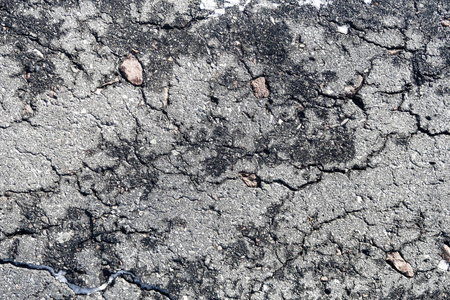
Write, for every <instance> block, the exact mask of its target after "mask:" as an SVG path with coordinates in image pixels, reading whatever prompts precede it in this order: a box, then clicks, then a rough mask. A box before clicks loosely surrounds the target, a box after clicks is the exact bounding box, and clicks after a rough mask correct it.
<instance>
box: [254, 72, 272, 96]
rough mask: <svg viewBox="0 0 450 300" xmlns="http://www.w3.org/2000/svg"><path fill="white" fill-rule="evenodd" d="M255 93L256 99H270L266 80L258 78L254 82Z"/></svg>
mask: <svg viewBox="0 0 450 300" xmlns="http://www.w3.org/2000/svg"><path fill="white" fill-rule="evenodd" d="M252 87H253V93H254V94H255V97H256V98H267V97H269V94H270V92H269V88H268V87H267V84H266V78H264V77H258V78H256V79H254V80H253V81H252Z"/></svg>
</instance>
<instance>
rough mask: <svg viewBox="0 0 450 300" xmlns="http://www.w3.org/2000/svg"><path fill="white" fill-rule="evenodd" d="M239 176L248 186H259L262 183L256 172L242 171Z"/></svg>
mask: <svg viewBox="0 0 450 300" xmlns="http://www.w3.org/2000/svg"><path fill="white" fill-rule="evenodd" d="M239 178H241V179H242V181H243V182H244V183H245V184H246V185H247V186H248V187H252V188H255V187H258V186H259V184H260V181H261V180H260V179H259V177H258V176H256V174H250V173H246V172H240V173H239Z"/></svg>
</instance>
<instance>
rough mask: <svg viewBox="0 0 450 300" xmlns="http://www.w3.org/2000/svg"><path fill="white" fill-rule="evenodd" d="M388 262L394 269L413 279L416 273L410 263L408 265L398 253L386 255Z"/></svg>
mask: <svg viewBox="0 0 450 300" xmlns="http://www.w3.org/2000/svg"><path fill="white" fill-rule="evenodd" d="M386 261H387V262H388V263H390V264H391V265H392V266H393V267H394V269H396V270H397V271H399V272H400V273H402V274H403V275H405V276H406V277H413V276H414V271H413V269H412V267H411V265H410V264H409V263H407V262H406V261H405V260H404V259H403V257H402V256H401V255H400V253H398V252H391V253H387V254H386Z"/></svg>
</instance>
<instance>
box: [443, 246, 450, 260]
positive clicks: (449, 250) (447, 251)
mask: <svg viewBox="0 0 450 300" xmlns="http://www.w3.org/2000/svg"><path fill="white" fill-rule="evenodd" d="M442 259H444V260H445V261H447V262H449V263H450V247H449V246H447V245H444V247H443V249H442Z"/></svg>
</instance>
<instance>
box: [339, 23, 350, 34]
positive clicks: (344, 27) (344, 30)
mask: <svg viewBox="0 0 450 300" xmlns="http://www.w3.org/2000/svg"><path fill="white" fill-rule="evenodd" d="M337 31H338V32H339V33H342V34H348V26H347V25H342V26H338V27H337Z"/></svg>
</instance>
